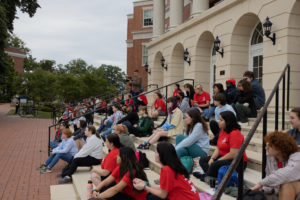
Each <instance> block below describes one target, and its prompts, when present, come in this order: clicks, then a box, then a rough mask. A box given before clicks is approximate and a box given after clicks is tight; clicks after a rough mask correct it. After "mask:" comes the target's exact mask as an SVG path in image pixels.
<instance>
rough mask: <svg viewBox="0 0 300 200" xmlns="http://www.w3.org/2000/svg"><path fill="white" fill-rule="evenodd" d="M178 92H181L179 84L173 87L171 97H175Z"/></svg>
mask: <svg viewBox="0 0 300 200" xmlns="http://www.w3.org/2000/svg"><path fill="white" fill-rule="evenodd" d="M179 92H182V91H181V89H180V85H179V84H175V85H174V92H173V97H176V96H177V94H178V93H179Z"/></svg>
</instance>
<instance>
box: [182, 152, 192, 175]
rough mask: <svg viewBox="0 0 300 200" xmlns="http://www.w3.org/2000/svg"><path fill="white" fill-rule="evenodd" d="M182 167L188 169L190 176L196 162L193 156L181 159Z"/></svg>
mask: <svg viewBox="0 0 300 200" xmlns="http://www.w3.org/2000/svg"><path fill="white" fill-rule="evenodd" d="M180 161H181V163H182V165H183V166H184V167H185V168H186V170H187V171H188V173H189V174H190V173H191V172H192V171H193V165H194V160H193V158H192V157H191V156H183V157H181V158H180Z"/></svg>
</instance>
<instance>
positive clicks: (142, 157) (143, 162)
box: [139, 151, 149, 169]
mask: <svg viewBox="0 0 300 200" xmlns="http://www.w3.org/2000/svg"><path fill="white" fill-rule="evenodd" d="M139 163H140V164H141V166H142V167H143V169H145V168H147V167H149V160H148V158H147V156H146V154H145V153H143V152H141V151H139Z"/></svg>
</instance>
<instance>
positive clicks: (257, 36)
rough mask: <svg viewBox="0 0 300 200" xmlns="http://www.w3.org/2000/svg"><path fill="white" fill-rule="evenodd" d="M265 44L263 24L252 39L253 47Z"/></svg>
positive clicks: (256, 29) (257, 28)
mask: <svg viewBox="0 0 300 200" xmlns="http://www.w3.org/2000/svg"><path fill="white" fill-rule="evenodd" d="M262 42H263V30H262V24H261V23H259V24H258V25H257V26H256V27H255V30H254V32H253V35H252V38H251V45H254V44H259V43H262Z"/></svg>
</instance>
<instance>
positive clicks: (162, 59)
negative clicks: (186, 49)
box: [160, 56, 168, 71]
mask: <svg viewBox="0 0 300 200" xmlns="http://www.w3.org/2000/svg"><path fill="white" fill-rule="evenodd" d="M165 62H166V60H165V58H164V57H163V56H162V57H161V59H160V63H161V66H162V68H164V69H165V70H166V71H167V70H168V65H167V64H166V63H165Z"/></svg>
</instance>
